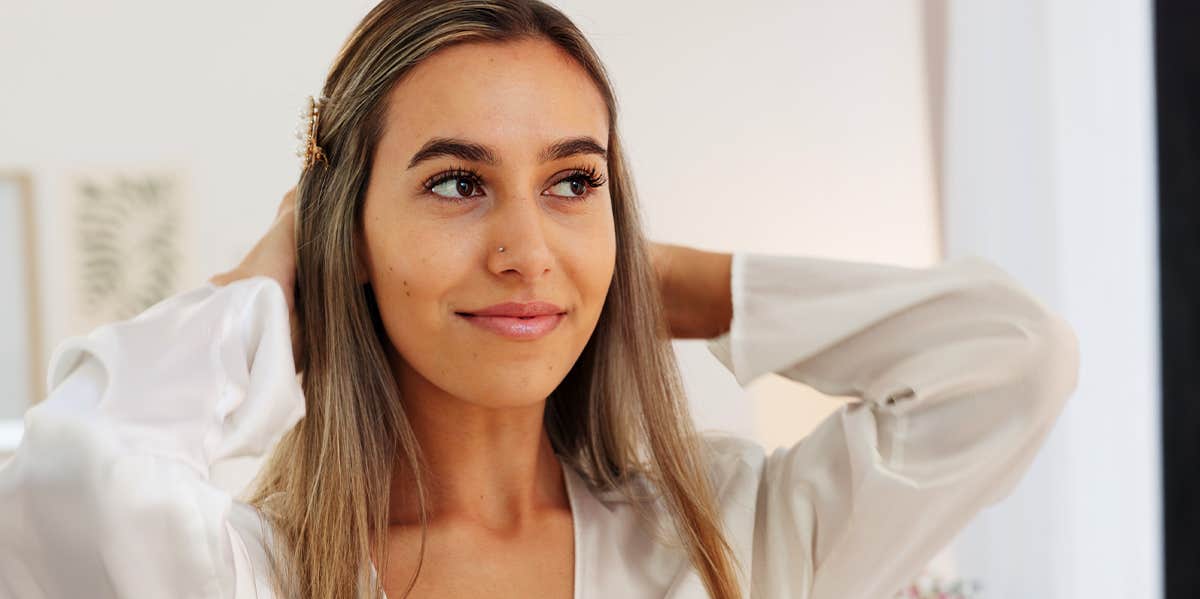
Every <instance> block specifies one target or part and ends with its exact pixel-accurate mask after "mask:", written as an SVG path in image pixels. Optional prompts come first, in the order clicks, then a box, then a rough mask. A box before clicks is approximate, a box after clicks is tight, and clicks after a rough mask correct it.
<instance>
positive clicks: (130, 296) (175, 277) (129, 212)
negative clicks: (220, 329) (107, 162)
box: [60, 166, 189, 333]
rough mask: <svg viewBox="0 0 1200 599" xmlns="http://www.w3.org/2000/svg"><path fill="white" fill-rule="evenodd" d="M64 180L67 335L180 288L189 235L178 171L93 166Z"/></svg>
mask: <svg viewBox="0 0 1200 599" xmlns="http://www.w3.org/2000/svg"><path fill="white" fill-rule="evenodd" d="M64 181H65V182H66V183H67V189H66V192H67V193H66V202H65V205H64V207H65V208H66V210H67V212H66V213H65V214H62V215H60V219H61V222H62V224H63V227H64V230H65V231H69V232H70V237H71V238H70V242H71V243H70V244H69V245H70V247H71V248H72V249H71V250H69V251H68V252H66V253H65V257H66V261H65V263H64V264H63V265H62V266H63V268H62V269H61V271H62V273H63V275H64V276H65V277H66V278H67V289H69V293H70V297H71V302H70V305H68V306H66V308H67V312H68V314H67V315H65V316H66V317H67V318H68V321H67V325H68V330H69V331H72V332H74V333H79V332H86V331H90V330H92V329H93V328H95V327H96V326H98V325H101V324H104V323H108V322H112V321H116V320H124V319H126V318H130V317H133V316H135V315H136V314H138V313H140V312H142V311H143V310H145V309H146V308H149V307H150V306H152V305H154V304H155V303H157V302H159V301H160V300H162V299H164V298H166V297H168V296H170V295H171V294H172V293H174V292H175V291H177V290H178V289H179V286H180V282H181V281H182V280H183V278H184V274H185V273H184V266H185V260H184V258H185V251H184V247H185V243H186V239H187V238H188V237H189V236H188V235H187V227H186V226H185V225H186V224H187V223H186V222H185V219H184V212H185V199H184V198H185V194H184V190H185V188H186V183H185V177H184V175H182V174H181V172H180V171H179V169H172V168H165V167H137V166H126V167H109V168H91V169H87V170H78V171H75V172H72V173H69V174H68V175H67V176H65V177H64Z"/></svg>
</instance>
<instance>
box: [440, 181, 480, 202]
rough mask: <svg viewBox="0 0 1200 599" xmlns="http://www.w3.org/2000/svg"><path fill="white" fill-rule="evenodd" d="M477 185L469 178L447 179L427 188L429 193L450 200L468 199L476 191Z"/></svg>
mask: <svg viewBox="0 0 1200 599" xmlns="http://www.w3.org/2000/svg"><path fill="white" fill-rule="evenodd" d="M479 188H480V187H479V183H478V182H477V181H475V180H474V179H471V178H469V177H447V178H445V179H442V180H441V181H440V182H438V183H437V184H435V185H433V186H432V187H430V188H429V191H432V192H433V193H435V194H437V195H439V196H442V197H444V198H450V199H463V198H469V197H471V196H473V195H476V194H475V191H476V190H478V189H479Z"/></svg>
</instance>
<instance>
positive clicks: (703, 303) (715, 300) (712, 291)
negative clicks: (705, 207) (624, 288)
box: [650, 243, 733, 339]
mask: <svg viewBox="0 0 1200 599" xmlns="http://www.w3.org/2000/svg"><path fill="white" fill-rule="evenodd" d="M650 254H651V261H652V262H653V264H654V269H655V272H656V274H657V275H658V284H659V293H660V294H661V295H662V299H663V307H664V309H665V310H666V315H667V323H668V324H669V325H670V330H671V337H672V338H675V339H709V338H712V337H716V336H717V335H720V334H721V333H724V332H725V331H728V330H729V321H730V319H731V318H733V303H732V300H731V297H730V296H731V293H730V288H729V284H730V264H731V260H732V255H731V254H726V253H720V252H709V251H704V250H699V249H695V248H690V247H686V246H680V245H671V244H661V243H652V244H651V246H650Z"/></svg>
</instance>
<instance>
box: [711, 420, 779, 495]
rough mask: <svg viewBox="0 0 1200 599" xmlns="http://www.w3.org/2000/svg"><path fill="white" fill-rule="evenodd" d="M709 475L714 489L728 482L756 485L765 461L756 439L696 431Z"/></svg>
mask: <svg viewBox="0 0 1200 599" xmlns="http://www.w3.org/2000/svg"><path fill="white" fill-rule="evenodd" d="M700 438H701V445H702V449H703V452H704V454H705V460H706V465H707V468H708V472H709V476H710V477H711V479H712V481H713V483H714V484H715V485H716V488H717V491H718V493H725V492H727V491H729V490H730V487H731V486H735V487H736V486H740V487H746V486H752V487H755V488H757V486H758V482H759V480H760V479H761V477H762V472H763V467H764V466H765V464H766V461H767V456H766V450H765V449H764V448H763V446H762V445H760V444H759V443H758V442H757V441H754V440H753V439H748V438H746V437H741V436H738V435H734V434H731V433H726V432H723V431H704V432H703V433H701V435H700Z"/></svg>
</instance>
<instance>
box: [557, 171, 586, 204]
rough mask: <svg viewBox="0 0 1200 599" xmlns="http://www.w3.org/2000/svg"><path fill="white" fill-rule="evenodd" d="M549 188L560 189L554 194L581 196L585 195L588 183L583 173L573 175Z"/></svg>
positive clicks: (570, 196)
mask: <svg viewBox="0 0 1200 599" xmlns="http://www.w3.org/2000/svg"><path fill="white" fill-rule="evenodd" d="M550 189H557V190H560V191H558V192H557V193H555V194H554V195H558V196H565V197H568V198H572V197H574V198H581V197H583V196H585V195H587V192H588V183H587V181H585V180H584V178H583V175H574V176H571V177H567V178H566V179H563V180H562V181H559V182H558V183H555V184H554V185H553V186H552V187H551V188H550Z"/></svg>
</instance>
